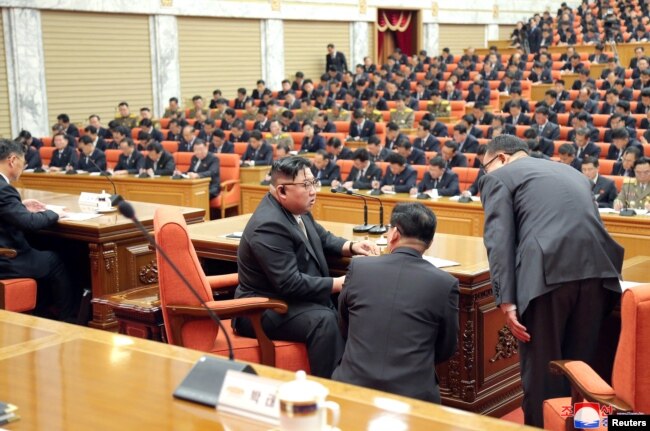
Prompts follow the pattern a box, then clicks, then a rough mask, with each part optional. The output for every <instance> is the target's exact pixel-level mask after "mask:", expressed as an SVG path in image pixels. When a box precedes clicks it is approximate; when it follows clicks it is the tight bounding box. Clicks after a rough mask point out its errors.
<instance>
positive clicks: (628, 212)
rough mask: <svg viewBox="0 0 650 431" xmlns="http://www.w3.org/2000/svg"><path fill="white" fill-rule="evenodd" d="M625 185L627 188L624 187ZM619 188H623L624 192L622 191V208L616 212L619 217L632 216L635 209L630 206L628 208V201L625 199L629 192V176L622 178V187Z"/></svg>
mask: <svg viewBox="0 0 650 431" xmlns="http://www.w3.org/2000/svg"><path fill="white" fill-rule="evenodd" d="M625 186H627V188H626V187H625ZM621 189H625V193H623V198H624V199H623V208H622V209H621V211H620V212H619V213H618V215H620V216H621V217H632V216H635V215H636V211H634V209H632V208H628V205H629V202H628V200H627V195H628V193H629V192H630V181H629V178H628V179H627V181H626V180H623V187H621Z"/></svg>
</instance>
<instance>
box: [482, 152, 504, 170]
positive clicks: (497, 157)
mask: <svg viewBox="0 0 650 431" xmlns="http://www.w3.org/2000/svg"><path fill="white" fill-rule="evenodd" d="M501 154H505V153H499V154H497V155H496V156H494V157H493V158H492V160H490V161H489V162H487V163H481V164H480V167H481V169H483V171H484V172H486V173H487V167H488V166H490V165H491V164H492V163H493V162H494V161H495V160H497V159H499V156H500V155H501Z"/></svg>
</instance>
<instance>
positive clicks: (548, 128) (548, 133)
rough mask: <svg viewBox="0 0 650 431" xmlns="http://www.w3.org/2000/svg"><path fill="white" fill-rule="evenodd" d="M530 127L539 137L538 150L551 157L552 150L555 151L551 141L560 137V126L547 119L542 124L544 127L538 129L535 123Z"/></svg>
mask: <svg viewBox="0 0 650 431" xmlns="http://www.w3.org/2000/svg"><path fill="white" fill-rule="evenodd" d="M531 128H533V129H534V130H535V131H536V132H537V136H538V137H539V147H540V151H542V152H543V153H544V154H546V155H547V156H549V157H552V156H553V152H554V151H555V146H554V144H553V141H555V140H557V139H560V126H558V125H557V124H554V123H551V122H550V121H549V122H547V123H546V125H545V126H544V129H540V126H539V125H538V124H537V123H535V124H533V125H532V126H531ZM540 130H541V133H540Z"/></svg>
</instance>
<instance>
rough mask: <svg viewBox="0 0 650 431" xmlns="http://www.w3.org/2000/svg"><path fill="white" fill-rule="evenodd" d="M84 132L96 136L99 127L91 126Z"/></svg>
mask: <svg viewBox="0 0 650 431" xmlns="http://www.w3.org/2000/svg"><path fill="white" fill-rule="evenodd" d="M84 131H85V132H86V133H90V134H92V135H95V134H97V127H95V126H92V125H90V124H89V125H87V126H86V128H85V129H84Z"/></svg>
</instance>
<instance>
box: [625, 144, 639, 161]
mask: <svg viewBox="0 0 650 431" xmlns="http://www.w3.org/2000/svg"><path fill="white" fill-rule="evenodd" d="M625 154H633V155H634V159H635V160H636V159H638V158H639V157H641V151H640V150H639V149H638V148H637V147H627V148H626V149H625V151H623V155H625Z"/></svg>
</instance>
